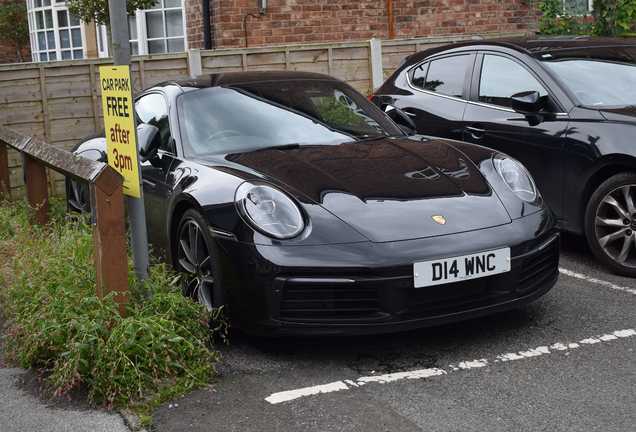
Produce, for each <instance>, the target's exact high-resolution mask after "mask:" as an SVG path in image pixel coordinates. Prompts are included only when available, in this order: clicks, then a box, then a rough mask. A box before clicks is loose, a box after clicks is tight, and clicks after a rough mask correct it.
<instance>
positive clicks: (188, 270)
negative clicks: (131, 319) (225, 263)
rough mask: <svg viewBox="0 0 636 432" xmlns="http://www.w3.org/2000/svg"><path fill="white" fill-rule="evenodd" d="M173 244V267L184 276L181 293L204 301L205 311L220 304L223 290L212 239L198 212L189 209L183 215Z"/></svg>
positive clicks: (221, 303)
mask: <svg viewBox="0 0 636 432" xmlns="http://www.w3.org/2000/svg"><path fill="white" fill-rule="evenodd" d="M175 247H176V249H177V255H176V269H177V271H178V272H179V273H181V274H182V276H183V277H182V288H183V295H185V296H188V297H191V298H192V299H193V300H195V301H199V302H201V303H203V304H204V305H205V306H206V309H207V310H208V311H210V310H211V309H212V308H218V307H221V306H222V305H223V290H222V288H221V282H220V279H219V276H220V272H219V263H218V259H217V256H216V252H215V249H214V241H213V239H212V235H211V234H210V229H209V227H208V224H207V222H206V221H205V219H204V217H203V215H202V214H201V213H200V212H199V211H197V210H195V209H189V210H187V211H186V212H185V213H184V214H183V216H182V218H181V222H180V223H179V229H178V230H177V237H176V241H175Z"/></svg>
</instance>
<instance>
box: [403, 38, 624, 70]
mask: <svg viewBox="0 0 636 432" xmlns="http://www.w3.org/2000/svg"><path fill="white" fill-rule="evenodd" d="M466 47H471V48H474V49H479V48H480V47H482V48H487V47H500V48H509V49H513V50H516V51H519V52H523V53H525V54H529V55H532V56H534V57H536V58H540V57H542V56H544V55H545V54H547V53H550V54H559V53H560V54H563V53H567V52H572V53H573V52H576V51H606V52H605V55H604V57H607V56H608V55H609V56H610V57H612V54H610V52H617V51H618V50H616V49H615V48H624V47H633V48H636V41H633V40H628V39H619V38H601V37H594V36H574V35H572V36H569V35H568V36H518V37H507V38H496V39H479V40H471V41H468V42H459V43H455V44H452V45H444V46H441V47H436V48H431V49H429V50H426V51H422V52H419V53H417V54H413V55H412V56H410V57H409V58H408V59H407V63H409V64H412V63H414V62H418V61H420V60H422V59H424V58H427V57H430V56H431V55H434V54H437V53H441V52H444V51H448V50H453V49H460V48H466ZM612 48H614V49H612Z"/></svg>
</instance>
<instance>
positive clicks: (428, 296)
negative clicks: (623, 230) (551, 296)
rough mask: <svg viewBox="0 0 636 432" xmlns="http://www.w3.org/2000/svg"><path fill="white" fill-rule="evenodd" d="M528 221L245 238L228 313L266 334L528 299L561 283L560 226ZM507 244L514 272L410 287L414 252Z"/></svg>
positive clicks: (481, 311)
mask: <svg viewBox="0 0 636 432" xmlns="http://www.w3.org/2000/svg"><path fill="white" fill-rule="evenodd" d="M535 217H537V218H538V217H540V215H537V216H535ZM529 218H530V219H532V218H533V217H529ZM549 219H552V218H551V216H550V217H549ZM524 222H526V223H524V224H515V223H512V224H508V225H505V226H500V227H493V228H489V229H486V230H480V231H476V232H473V233H469V234H468V235H467V234H466V233H464V234H458V235H457V236H445V237H443V238H438V239H421V240H413V241H407V242H395V243H385V244H343V245H333V246H330V247H325V246H312V247H300V248H294V247H278V248H277V247H272V246H260V247H259V246H257V245H249V247H247V245H243V246H244V247H247V249H248V250H249V251H246V250H243V253H242V254H241V255H242V256H243V257H244V260H243V261H242V264H241V263H239V262H237V261H234V265H233V267H234V268H232V270H231V274H232V275H233V277H231V278H229V279H228V278H225V277H224V285H225V291H226V301H227V302H228V311H229V313H230V320H231V323H232V325H234V326H236V327H239V328H241V329H243V330H245V331H248V332H250V333H257V334H263V335H276V336H289V335H336V334H338V335H356V334H370V333H385V332H393V331H400V330H408V329H414V328H419V327H426V326H432V325H438V324H444V323H449V322H454V321H460V320H465V319H471V318H476V317H480V316H484V315H489V314H492V313H497V312H501V311H505V310H508V309H512V308H515V307H519V306H522V305H525V304H527V303H530V302H532V301H534V300H536V299H538V298H539V297H541V296H542V295H544V294H545V293H547V292H548V291H549V290H550V289H551V288H552V287H553V286H554V284H555V283H556V281H557V279H558V274H559V272H558V264H559V252H560V236H559V233H558V231H557V230H556V228H555V227H554V224H553V223H547V224H546V222H549V221H546V220H545V219H544V220H543V221H542V222H543V223H544V224H543V229H540V230H538V231H539V232H537V225H536V224H532V223H531V224H528V223H527V222H528V221H527V220H526V221H524ZM532 225H534V230H535V231H534V232H533V233H532V235H530V236H528V234H529V232H524V227H526V228H527V227H529V226H532ZM539 226H541V225H539ZM468 239H470V240H471V241H470V243H471V244H467V240H468ZM502 239H503V240H502ZM506 241H507V242H506ZM502 245H505V246H510V248H511V268H510V271H509V272H506V273H502V274H497V275H493V276H488V277H483V278H478V279H471V280H467V281H461V282H455V283H449V284H444V285H437V286H433V287H424V288H415V287H414V283H413V262H416V261H418V260H423V259H427V258H429V257H443V256H454V255H459V254H461V253H462V252H466V251H473V252H474V251H476V250H489V249H494V248H496V247H500V246H502ZM234 246H235V247H239V246H238V245H237V244H234ZM230 255H231V256H235V255H236V253H233V254H230ZM230 255H228V256H230ZM228 259H229V258H228ZM226 262H228V261H226ZM355 264H358V265H357V266H356V265H355ZM237 266H240V267H241V268H242V269H241V270H238V269H237V268H236V267H237ZM224 273H226V272H224ZM238 274H243V275H245V274H249V276H248V277H243V278H239V277H237V275H238ZM226 279H228V280H226ZM228 282H229V284H228Z"/></svg>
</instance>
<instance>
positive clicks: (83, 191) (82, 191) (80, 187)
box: [65, 178, 91, 214]
mask: <svg viewBox="0 0 636 432" xmlns="http://www.w3.org/2000/svg"><path fill="white" fill-rule="evenodd" d="M65 186H66V211H67V212H69V213H80V214H82V213H89V214H90V212H91V198H90V192H89V190H88V186H87V185H84V184H82V183H79V182H76V181H75V180H71V179H69V178H67V179H66V184H65Z"/></svg>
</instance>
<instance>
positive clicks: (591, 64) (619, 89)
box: [542, 48, 636, 107]
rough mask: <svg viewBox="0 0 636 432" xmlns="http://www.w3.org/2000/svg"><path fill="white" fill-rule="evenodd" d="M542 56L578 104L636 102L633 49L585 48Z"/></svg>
mask: <svg viewBox="0 0 636 432" xmlns="http://www.w3.org/2000/svg"><path fill="white" fill-rule="evenodd" d="M542 57H543V58H542V60H543V62H544V64H545V65H546V66H547V67H549V68H550V69H552V70H553V71H554V73H556V74H557V75H558V76H559V78H561V80H562V81H563V82H564V83H565V85H566V86H568V88H569V89H570V90H571V91H572V93H574V94H575V95H576V97H577V98H578V99H579V101H580V102H581V104H583V105H587V106H594V107H625V106H631V105H636V49H632V48H621V49H620V50H610V51H604V52H599V51H598V50H587V51H583V52H576V53H564V54H561V55H555V54H544V55H543V56H542Z"/></svg>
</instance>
